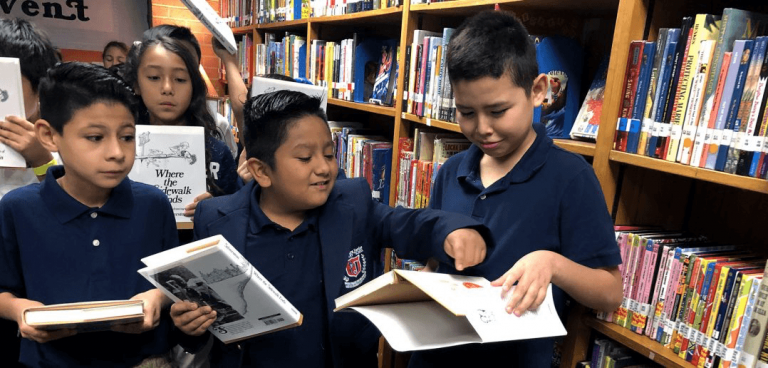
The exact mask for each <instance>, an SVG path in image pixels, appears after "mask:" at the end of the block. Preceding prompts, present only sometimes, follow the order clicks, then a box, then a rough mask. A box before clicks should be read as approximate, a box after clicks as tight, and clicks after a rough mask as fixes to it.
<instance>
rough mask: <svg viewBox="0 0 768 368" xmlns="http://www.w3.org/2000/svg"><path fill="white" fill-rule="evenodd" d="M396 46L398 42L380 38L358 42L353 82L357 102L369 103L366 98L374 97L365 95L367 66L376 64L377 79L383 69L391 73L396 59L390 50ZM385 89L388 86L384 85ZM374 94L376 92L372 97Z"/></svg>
mask: <svg viewBox="0 0 768 368" xmlns="http://www.w3.org/2000/svg"><path fill="white" fill-rule="evenodd" d="M396 44H397V41H395V40H393V39H387V38H379V37H366V38H364V39H362V40H360V41H359V42H358V44H357V46H356V47H355V60H354V63H355V66H354V75H353V76H352V80H353V81H354V83H355V90H354V94H353V96H352V97H353V100H354V101H355V102H363V103H368V102H369V101H368V100H367V99H366V98H365V97H368V98H369V99H370V98H371V97H372V96H366V95H365V87H364V86H365V83H366V78H365V77H366V75H365V69H366V68H365V65H366V64H368V63H375V64H376V68H375V69H376V71H377V77H378V74H379V73H378V72H379V71H381V70H382V69H386V70H387V73H389V71H390V70H391V69H392V63H393V62H394V60H393V58H394V57H395V56H394V55H393V54H392V53H391V52H390V51H389V50H391V49H393V47H394V46H395V45H396ZM377 79H378V78H377ZM375 85H376V83H374V86H375ZM374 88H375V87H374ZM384 88H385V90H386V85H384ZM374 93H375V90H374V92H373V93H372V95H373V94H374Z"/></svg>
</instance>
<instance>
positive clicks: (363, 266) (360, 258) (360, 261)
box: [344, 246, 368, 289]
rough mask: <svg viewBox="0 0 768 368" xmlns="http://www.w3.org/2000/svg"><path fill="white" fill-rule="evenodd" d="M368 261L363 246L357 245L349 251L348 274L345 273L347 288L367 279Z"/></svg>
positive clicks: (351, 287)
mask: <svg viewBox="0 0 768 368" xmlns="http://www.w3.org/2000/svg"><path fill="white" fill-rule="evenodd" d="M367 269H368V267H367V261H366V259H365V254H364V253H363V247H362V246H360V247H357V248H355V249H353V250H351V251H349V258H348V259H347V265H346V270H345V271H346V275H344V286H345V287H346V288H347V289H353V288H356V287H358V286H360V284H362V283H363V281H365V278H366V276H367V275H368V274H367Z"/></svg>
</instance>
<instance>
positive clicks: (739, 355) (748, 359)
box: [732, 277, 762, 368]
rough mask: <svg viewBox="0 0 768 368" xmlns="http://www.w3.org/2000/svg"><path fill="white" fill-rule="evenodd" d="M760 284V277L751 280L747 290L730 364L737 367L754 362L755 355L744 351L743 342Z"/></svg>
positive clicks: (748, 365)
mask: <svg viewBox="0 0 768 368" xmlns="http://www.w3.org/2000/svg"><path fill="white" fill-rule="evenodd" d="M761 284H762V277H759V278H755V279H754V280H752V287H751V288H750V290H749V297H748V298H747V306H746V308H745V309H744V320H742V321H741V329H740V330H739V337H738V339H737V340H736V346H735V348H734V350H735V351H736V353H735V354H734V357H733V360H732V362H733V363H732V365H733V364H738V367H739V368H746V367H752V366H753V365H754V363H755V356H754V355H751V354H745V353H744V344H745V343H746V341H747V336H748V335H749V334H750V333H749V327H750V325H752V318H753V316H754V315H755V313H754V311H755V304H756V303H757V295H758V294H759V293H760V285H761Z"/></svg>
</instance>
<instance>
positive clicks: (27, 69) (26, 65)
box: [0, 18, 59, 92]
mask: <svg viewBox="0 0 768 368" xmlns="http://www.w3.org/2000/svg"><path fill="white" fill-rule="evenodd" d="M0 57H10V58H18V59H19V62H20V64H21V75H23V76H24V77H25V78H27V79H28V80H29V82H30V84H31V85H32V90H33V91H35V92H37V84H38V83H40V78H42V77H43V76H45V73H46V71H47V70H48V68H51V67H53V66H54V65H56V62H58V61H59V59H58V58H57V56H56V48H54V47H53V44H51V41H50V40H49V39H48V37H47V36H46V35H45V34H44V33H42V32H40V31H39V30H37V29H36V28H35V27H34V26H33V25H32V23H30V22H29V21H27V20H24V19H19V18H12V19H0Z"/></svg>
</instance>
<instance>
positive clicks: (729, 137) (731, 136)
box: [715, 40, 755, 171]
mask: <svg viewBox="0 0 768 368" xmlns="http://www.w3.org/2000/svg"><path fill="white" fill-rule="evenodd" d="M737 42H739V41H737ZM754 46H755V43H754V41H752V40H747V41H744V52H743V53H742V57H741V58H740V62H739V68H738V71H737V76H736V81H735V82H734V83H735V84H734V88H733V93H732V94H731V100H730V104H729V106H727V107H726V110H727V113H726V114H725V115H724V119H725V124H724V127H723V134H722V136H721V138H720V140H721V144H720V146H719V147H718V149H717V157H716V159H715V170H717V171H725V164H726V162H727V161H728V151H729V150H730V147H731V146H732V145H734V144H735V143H736V139H737V137H738V134H735V132H738V131H739V129H740V128H741V127H740V126H739V122H738V121H737V119H736V115H738V112H739V106H740V105H741V96H742V94H743V91H744V84H745V83H746V79H747V74H749V65H750V63H751V62H752V52H751V51H752V49H753V48H754Z"/></svg>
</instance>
